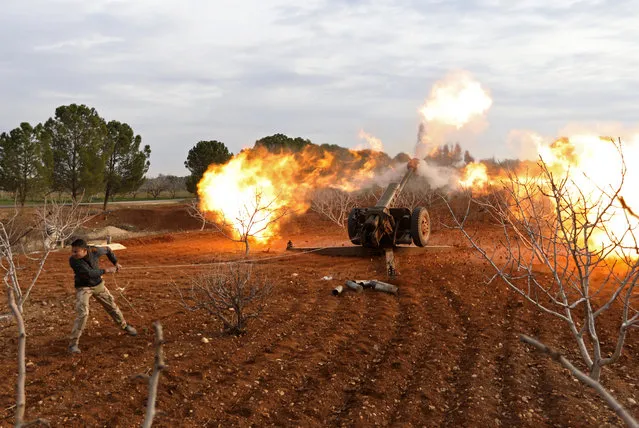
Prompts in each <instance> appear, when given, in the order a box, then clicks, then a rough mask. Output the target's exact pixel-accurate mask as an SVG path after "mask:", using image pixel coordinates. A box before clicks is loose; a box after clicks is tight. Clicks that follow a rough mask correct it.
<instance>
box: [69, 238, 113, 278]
mask: <svg viewBox="0 0 639 428" xmlns="http://www.w3.org/2000/svg"><path fill="white" fill-rule="evenodd" d="M104 255H106V256H107V257H108V259H109V260H110V261H111V263H113V264H114V265H115V264H116V263H117V262H118V259H117V258H116V257H115V254H113V251H111V249H110V248H109V247H89V248H88V250H87V255H86V256H84V257H83V258H81V259H76V258H75V257H73V256H71V257H69V265H71V269H73V272H75V287H76V288H80V287H95V286H96V285H98V284H100V283H101V282H102V275H104V269H100V265H99V263H98V260H99V259H100V256H104Z"/></svg>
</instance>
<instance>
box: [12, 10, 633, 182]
mask: <svg viewBox="0 0 639 428" xmlns="http://www.w3.org/2000/svg"><path fill="white" fill-rule="evenodd" d="M632 3H633V2H630V1H619V2H616V3H615V4H614V7H612V6H610V4H609V3H608V2H604V1H596V0H590V1H586V0H581V1H579V0H564V1H561V0H513V1H500V0H472V1H436V0H422V1H414V0H406V1H399V0H381V1H379V0H377V1H375V0H370V1H339V0H312V1H308V2H293V1H290V0H273V1H268V2H263V1H258V0H246V1H243V2H236V1H231V0H215V1H207V2H205V1H198V0H183V1H178V0H136V1H129V0H126V1H125V0H94V1H91V2H87V1H84V0H29V1H21V0H8V2H6V4H3V13H2V15H0V37H2V39H3V40H11V43H3V44H2V45H1V46H0V58H1V59H0V71H1V73H2V76H3V79H1V80H0V93H2V94H3V101H5V102H4V103H3V106H0V131H2V130H6V129H10V128H12V127H14V126H17V124H18V123H19V122H20V121H23V120H30V121H43V120H46V118H47V117H35V116H32V115H34V114H35V113H34V112H41V111H43V108H44V107H43V105H42V101H43V100H47V103H49V104H48V106H51V107H46V108H50V113H48V114H49V115H52V114H53V110H54V108H55V106H56V103H58V105H59V104H62V103H68V102H73V101H77V102H90V103H93V105H94V106H95V107H96V108H97V109H98V111H100V112H101V113H102V114H103V115H107V114H108V115H109V117H108V119H117V120H121V121H125V122H128V123H130V124H131V125H132V126H133V127H134V129H135V130H136V132H140V133H142V135H143V137H145V139H146V140H147V142H149V143H150V144H151V145H152V148H153V158H152V163H153V164H152V170H153V171H154V172H166V173H169V172H172V173H183V171H182V166H181V165H182V162H181V161H180V162H176V159H181V158H184V157H185V156H186V152H187V151H188V149H189V148H190V146H192V145H193V144H195V143H196V142H197V141H198V140H199V139H204V138H216V139H220V140H223V141H225V142H227V144H229V146H231V149H232V150H233V151H237V150H238V149H239V148H240V147H242V146H245V145H250V144H252V142H253V141H254V140H255V139H256V138H259V137H260V136H263V134H264V133H275V132H287V133H289V134H292V135H299V136H303V137H310V138H313V139H317V140H318V142H322V143H323V142H328V143H336V144H342V145H351V146H355V145H356V144H358V143H359V141H358V139H357V132H358V130H359V129H360V128H362V127H363V128H365V129H367V130H370V131H371V132H372V133H373V134H375V135H376V136H378V137H380V138H382V139H383V141H384V143H385V146H386V147H387V148H388V149H389V150H390V151H391V152H393V151H399V150H406V151H410V150H412V148H413V147H414V142H415V137H416V127H417V122H418V115H417V109H418V108H419V107H420V106H421V104H422V103H423V101H424V99H425V97H426V96H427V95H428V93H429V91H430V87H431V85H432V84H433V83H434V82H435V81H437V80H439V79H441V78H442V77H443V76H444V75H445V74H446V73H447V72H448V71H450V70H452V69H467V70H469V71H470V72H472V73H473V74H474V75H475V77H476V78H477V79H478V80H479V81H480V82H481V83H482V85H483V86H485V87H487V88H489V89H490V90H491V93H492V96H493V99H494V104H493V107H492V108H491V110H490V112H489V114H488V122H489V125H490V127H489V128H488V129H487V130H486V132H485V134H484V136H483V137H480V138H478V141H477V142H476V143H475V145H473V146H472V147H469V148H470V149H471V152H473V154H475V155H476V156H478V157H488V156H492V155H493V154H495V155H497V156H500V155H502V154H504V155H510V154H511V153H512V147H511V146H509V144H508V141H509V138H508V135H509V131H510V130H512V129H531V130H535V131H537V132H539V133H542V134H543V135H552V134H556V133H558V132H559V130H560V129H561V128H562V127H563V126H564V125H565V124H566V123H569V122H577V121H580V122H592V121H601V122H603V121H618V122H621V123H622V124H623V125H625V126H626V127H628V126H632V125H633V124H636V122H637V119H636V114H635V110H634V103H635V100H634V99H633V98H632V95H631V94H633V93H637V91H639V79H638V78H637V77H636V70H637V69H639V55H637V52H636V50H637V49H636V47H635V44H636V43H635V41H636V40H639V17H638V16H637V15H636V13H634V5H633V4H632ZM16 34H20V37H15V35H16ZM261 134H262V135H261ZM149 140H152V141H149ZM176 141H179V142H180V143H179V144H176ZM460 142H461V143H462V144H463V143H464V141H460Z"/></svg>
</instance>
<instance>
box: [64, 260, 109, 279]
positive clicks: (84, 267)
mask: <svg viewBox="0 0 639 428" xmlns="http://www.w3.org/2000/svg"><path fill="white" fill-rule="evenodd" d="M69 265H70V266H71V269H73V272H75V274H76V275H77V276H78V277H79V278H83V279H89V278H95V279H97V278H100V277H101V276H102V275H104V273H105V272H106V271H105V270H104V269H93V268H91V266H89V264H88V263H86V262H84V261H83V260H81V259H80V260H78V259H74V258H73V257H71V258H70V259H69Z"/></svg>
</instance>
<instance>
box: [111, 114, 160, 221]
mask: <svg viewBox="0 0 639 428" xmlns="http://www.w3.org/2000/svg"><path fill="white" fill-rule="evenodd" d="M141 142H142V137H140V136H139V135H134V133H133V129H131V127H130V126H129V125H127V124H126V123H120V122H118V121H115V120H112V121H111V122H109V123H108V124H107V135H106V138H105V139H104V148H103V151H104V154H105V156H107V159H106V167H105V170H104V205H103V209H104V210H106V208H107V203H108V201H109V198H110V197H112V196H114V195H115V194H117V193H126V192H130V191H131V190H133V189H137V188H139V187H140V186H141V185H142V182H143V181H144V175H145V174H146V172H147V171H148V170H149V165H150V162H149V157H150V156H151V148H150V147H149V146H148V145H146V146H144V148H143V149H142V150H140V143H141Z"/></svg>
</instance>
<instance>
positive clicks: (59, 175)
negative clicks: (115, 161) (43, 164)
mask: <svg viewBox="0 0 639 428" xmlns="http://www.w3.org/2000/svg"><path fill="white" fill-rule="evenodd" d="M106 129H107V128H106V123H105V122H104V119H102V118H101V117H100V116H99V115H98V112H97V111H96V110H95V109H94V108H89V107H87V106H85V105H84V104H82V105H77V104H70V105H68V106H60V107H58V108H57V109H56V110H55V117H54V118H50V119H49V120H47V122H46V123H45V124H44V134H43V138H45V140H46V143H47V144H50V146H51V150H52V153H53V187H54V189H55V190H58V191H69V192H70V193H71V197H72V198H73V200H76V199H77V197H78V196H79V195H81V194H83V193H84V194H94V193H96V192H97V191H99V190H100V189H101V188H102V186H103V184H104V168H105V160H106V159H105V156H104V151H103V148H104V140H105V138H106V134H107V132H106Z"/></svg>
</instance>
